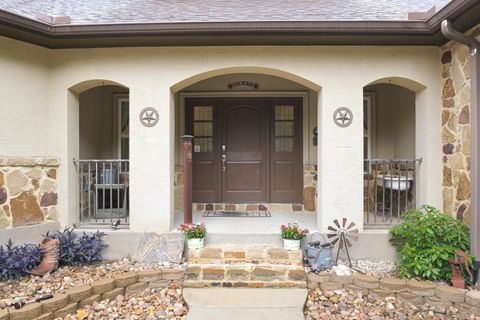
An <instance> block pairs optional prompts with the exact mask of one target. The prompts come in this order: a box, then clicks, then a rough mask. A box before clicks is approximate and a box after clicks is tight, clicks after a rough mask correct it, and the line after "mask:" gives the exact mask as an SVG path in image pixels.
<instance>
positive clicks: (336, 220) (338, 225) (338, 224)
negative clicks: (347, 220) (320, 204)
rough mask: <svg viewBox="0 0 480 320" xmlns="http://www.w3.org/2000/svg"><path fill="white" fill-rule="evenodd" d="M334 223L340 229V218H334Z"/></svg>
mask: <svg viewBox="0 0 480 320" xmlns="http://www.w3.org/2000/svg"><path fill="white" fill-rule="evenodd" d="M333 223H335V225H336V226H337V227H338V228H339V229H340V223H339V222H338V219H335V220H333Z"/></svg>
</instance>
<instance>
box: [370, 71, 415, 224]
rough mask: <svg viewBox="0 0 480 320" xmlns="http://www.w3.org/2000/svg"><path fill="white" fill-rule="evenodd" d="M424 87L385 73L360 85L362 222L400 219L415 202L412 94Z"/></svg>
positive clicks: (413, 104)
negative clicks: (362, 150) (386, 75)
mask: <svg viewBox="0 0 480 320" xmlns="http://www.w3.org/2000/svg"><path fill="white" fill-rule="evenodd" d="M424 88H425V87H424V86H423V85H421V84H419V83H417V82H415V81H412V80H409V79H405V78H399V77H391V78H383V79H379V80H376V81H374V82H372V83H370V84H369V85H367V86H365V87H364V98H363V129H364V130H363V131H364V137H363V138H364V140H363V141H364V216H365V220H364V221H365V224H366V225H388V224H396V223H399V222H400V221H401V213H402V212H404V211H406V210H410V209H413V208H415V207H416V203H417V201H416V200H417V199H416V198H417V185H418V167H419V164H420V161H421V160H420V157H418V153H417V149H416V148H417V122H416V118H417V116H416V114H417V108H418V107H419V106H418V105H419V104H422V102H421V101H420V100H419V96H420V95H418V94H417V93H419V92H421V91H422V90H423V89H424Z"/></svg>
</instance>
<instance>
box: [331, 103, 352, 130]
mask: <svg viewBox="0 0 480 320" xmlns="http://www.w3.org/2000/svg"><path fill="white" fill-rule="evenodd" d="M352 119H353V114H352V111H350V109H348V108H344V107H342V108H338V109H337V110H335V112H334V113H333V120H334V121H335V124H336V125H337V126H339V127H348V126H349V125H350V124H351V123H352Z"/></svg>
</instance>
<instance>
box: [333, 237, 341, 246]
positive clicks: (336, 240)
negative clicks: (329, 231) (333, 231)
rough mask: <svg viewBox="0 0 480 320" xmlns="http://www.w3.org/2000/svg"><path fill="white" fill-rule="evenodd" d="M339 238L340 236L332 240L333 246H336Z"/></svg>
mask: <svg viewBox="0 0 480 320" xmlns="http://www.w3.org/2000/svg"><path fill="white" fill-rule="evenodd" d="M339 239H340V238H336V239H335V240H333V241H332V246H334V245H335V243H337V242H338V240H339Z"/></svg>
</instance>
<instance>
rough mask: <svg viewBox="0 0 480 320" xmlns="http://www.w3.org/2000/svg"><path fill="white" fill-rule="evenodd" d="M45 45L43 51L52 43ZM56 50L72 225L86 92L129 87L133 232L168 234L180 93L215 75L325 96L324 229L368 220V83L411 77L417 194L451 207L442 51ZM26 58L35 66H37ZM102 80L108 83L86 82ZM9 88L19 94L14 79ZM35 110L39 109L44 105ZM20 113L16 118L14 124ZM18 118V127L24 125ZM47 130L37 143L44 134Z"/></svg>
mask: <svg viewBox="0 0 480 320" xmlns="http://www.w3.org/2000/svg"><path fill="white" fill-rule="evenodd" d="M1 41H2V45H3V43H4V42H7V43H8V46H14V47H16V50H17V51H18V52H16V54H21V53H20V51H21V49H22V47H24V46H23V45H18V44H17V42H16V41H13V40H6V39H2V40H1ZM38 50H39V51H41V52H43V49H42V50H40V49H38ZM14 51H15V50H14ZM47 55H48V58H46V61H45V70H48V73H49V77H48V85H46V86H45V87H44V90H38V89H37V92H38V91H42V94H43V95H45V96H47V97H48V107H47V106H46V104H44V106H45V107H44V109H45V110H49V116H48V117H47V118H48V121H49V123H50V130H49V134H48V135H47V138H46V139H45V138H42V139H45V141H47V140H48V144H49V146H48V150H49V152H50V153H51V155H52V156H58V157H60V158H61V161H62V165H61V166H60V168H59V177H58V183H59V203H58V208H59V214H60V221H61V222H62V223H69V224H71V223H73V222H75V221H76V220H77V211H78V207H77V201H78V196H77V189H78V186H77V184H76V182H77V181H76V179H77V178H76V171H75V167H74V165H73V162H72V159H73V158H75V157H78V156H79V144H78V140H79V137H78V128H79V121H78V120H79V114H78V94H79V93H80V92H82V91H83V90H85V89H88V88H90V87H92V86H94V85H100V84H101V83H102V82H103V81H105V80H107V81H108V80H110V81H113V82H115V83H117V84H121V85H123V86H125V87H128V88H129V90H130V135H131V141H130V144H131V145H130V160H131V167H130V170H131V181H130V200H131V203H130V210H131V213H132V216H131V220H130V222H131V229H132V230H134V231H135V230H138V231H146V230H152V231H160V232H164V231H169V230H170V229H171V228H173V227H174V226H173V214H172V213H173V206H174V201H173V192H172V191H173V178H174V143H175V141H174V136H175V135H174V130H175V122H174V106H175V98H174V97H175V93H176V92H178V91H179V90H182V89H184V88H186V87H187V86H189V85H191V84H193V83H195V82H197V81H200V80H203V79H206V78H209V77H212V76H218V75H221V74H227V73H242V72H243V73H262V74H270V75H274V76H278V77H284V78H287V79H290V80H292V81H296V82H299V83H300V84H302V85H305V86H307V87H308V88H309V89H311V90H314V91H317V92H318V111H319V112H318V118H317V120H318V124H319V125H318V127H319V147H318V150H317V157H318V158H317V160H318V201H317V203H318V209H317V210H318V226H319V228H320V229H325V228H326V226H328V225H329V224H331V222H332V220H333V219H334V218H338V217H348V218H349V220H353V221H355V222H357V225H359V226H362V220H363V166H362V162H363V145H362V137H363V126H362V121H361V119H362V97H363V87H364V86H366V85H368V84H370V83H372V82H374V81H376V80H378V79H385V78H389V77H393V78H390V79H392V83H393V84H405V83H406V84H407V87H410V89H412V90H415V91H416V93H417V95H416V105H417V108H416V119H422V123H418V120H417V123H416V133H417V137H419V138H420V139H417V140H416V147H415V150H416V155H417V157H423V158H424V162H423V164H422V166H421V169H420V172H419V176H418V178H419V179H420V180H421V181H419V183H418V189H419V195H418V197H417V199H418V201H419V203H430V204H433V205H437V206H439V205H441V202H442V201H441V188H440V186H441V148H440V145H441V137H440V130H439V128H440V126H441V122H440V117H439V116H438V108H439V105H440V63H439V60H440V57H439V49H438V48H435V47H407V46H404V47H352V46H349V47H315V46H308V47H195V48H188V47H172V48H120V49H119V48H102V49H68V50H53V51H48V53H47ZM0 59H2V60H3V61H4V60H5V59H4V58H0ZM31 60H32V59H31ZM7 63H9V62H8V61H7ZM24 63H25V64H27V65H28V64H29V63H30V62H29V61H24ZM49 64H50V65H49ZM48 66H49V67H50V68H49V69H48ZM42 70H43V68H42ZM45 72H46V71H45ZM34 74H35V73H34ZM28 78H29V79H31V78H32V77H28ZM95 79H98V80H99V81H89V82H85V81H87V80H95ZM405 79H410V80H411V81H405ZM107 84H113V83H107ZM8 87H9V90H13V91H14V94H15V95H16V94H18V92H17V91H16V90H15V88H13V87H12V86H11V85H9V86H8ZM69 89H72V90H69ZM2 106H4V108H5V109H7V108H8V112H9V113H11V112H12V111H14V110H15V108H16V104H9V105H7V107H5V105H2ZM29 106H30V107H29V109H34V108H35V107H34V106H33V105H29ZM144 107H154V108H156V109H157V110H158V112H159V113H160V120H159V123H158V124H157V125H156V126H155V127H151V128H146V127H144V126H142V125H141V124H140V122H139V120H138V114H139V112H140V110H141V109H143V108H144ZM338 107H349V108H351V109H352V111H353V114H354V121H353V123H352V125H351V126H349V127H348V128H340V127H338V126H336V125H335V124H334V123H333V120H332V114H333V111H334V110H335V109H336V108H338ZM30 111H31V110H30ZM35 111H36V110H35ZM39 113H40V112H39ZM10 118H11V116H9V118H8V119H9V121H8V122H12V121H10ZM44 118H45V117H44ZM8 122H7V125H6V126H7V127H8V128H7V129H8V130H10V131H13V132H16V131H18V128H16V127H15V126H11V125H10V124H9V123H8ZM28 130H30V129H27V131H26V132H29V135H31V136H34V135H37V136H38V130H30V131H28ZM37 136H36V137H35V138H34V140H35V139H40V138H38V137H37ZM0 139H1V140H0V141H1V143H2V144H4V143H7V144H8V143H10V144H12V147H11V148H10V149H9V150H7V151H8V152H9V153H10V152H14V151H15V150H17V148H16V147H14V146H13V144H14V143H15V142H17V141H16V140H15V137H14V135H12V136H9V138H8V139H6V138H5V137H1V138H0ZM20 143H21V144H22V146H21V147H19V148H20V149H22V150H23V151H24V152H31V151H30V150H45V149H44V148H42V147H40V146H39V145H36V146H35V145H34V142H32V140H31V139H30V140H28V139H25V140H24V141H21V142H20ZM32 148H34V149H32ZM426 177H428V183H427V179H426Z"/></svg>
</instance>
